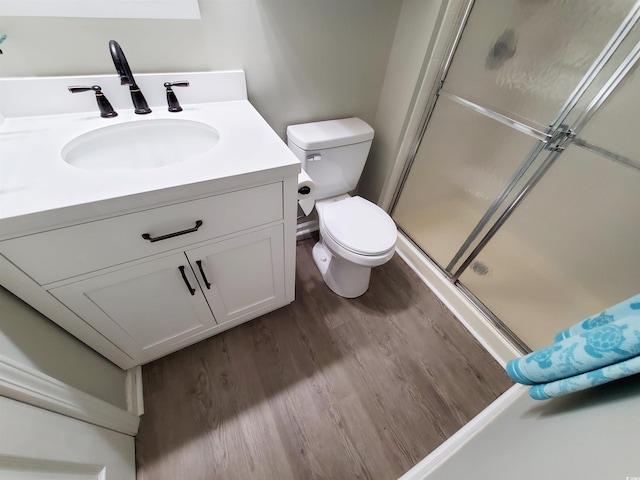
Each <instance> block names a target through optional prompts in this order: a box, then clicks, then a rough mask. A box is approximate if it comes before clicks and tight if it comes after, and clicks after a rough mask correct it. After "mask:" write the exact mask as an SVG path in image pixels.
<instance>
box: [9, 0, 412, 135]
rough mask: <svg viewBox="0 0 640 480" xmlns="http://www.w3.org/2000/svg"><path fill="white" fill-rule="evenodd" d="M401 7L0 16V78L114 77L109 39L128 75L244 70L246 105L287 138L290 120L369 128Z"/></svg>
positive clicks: (205, 4) (293, 4)
mask: <svg viewBox="0 0 640 480" xmlns="http://www.w3.org/2000/svg"><path fill="white" fill-rule="evenodd" d="M401 5H402V0H322V1H318V0H200V8H201V13H202V19H201V20H115V19H82V18H80V19H74V18H38V17H22V18H20V17H3V18H0V33H6V34H7V35H8V38H7V40H6V41H5V42H4V44H3V45H2V49H3V51H4V55H3V56H2V58H1V59H2V62H0V75H1V76H47V75H66V74H90V73H113V74H114V75H115V70H114V67H113V63H112V61H111V58H110V56H109V50H108V46H107V44H108V41H109V40H110V39H115V40H117V41H118V42H119V43H120V45H121V46H122V48H123V50H124V52H125V54H126V55H127V59H128V61H129V63H130V65H131V67H132V70H133V73H134V75H135V73H136V72H140V73H142V72H157V71H162V72H172V71H173V72H180V71H182V72H184V71H195V70H198V71H201V70H224V69H238V68H240V69H244V70H245V71H246V72H247V81H248V88H249V97H250V100H251V102H252V103H253V104H254V106H255V107H256V108H257V109H258V110H259V111H260V113H261V114H262V115H263V116H264V117H265V118H266V120H267V121H268V122H269V124H270V125H271V126H272V127H273V128H274V129H275V130H276V131H277V132H278V134H280V135H281V136H282V138H283V139H284V135H285V129H286V126H287V125H289V124H292V123H300V122H306V121H314V120H320V119H328V118H336V117H343V116H350V115H356V116H360V117H361V118H363V119H364V120H365V121H367V122H370V123H372V122H373V120H374V118H375V111H376V108H377V105H378V98H379V96H380V90H381V88H382V84H383V81H384V76H385V71H386V66H387V61H388V57H389V52H390V50H391V45H392V41H393V37H394V32H395V28H396V23H397V20H398V15H399V13H400V7H401ZM123 88H124V87H123ZM158 88H162V86H159V87H158ZM105 93H106V94H107V96H108V92H105ZM60 94H61V95H69V94H68V92H66V91H64V92H60Z"/></svg>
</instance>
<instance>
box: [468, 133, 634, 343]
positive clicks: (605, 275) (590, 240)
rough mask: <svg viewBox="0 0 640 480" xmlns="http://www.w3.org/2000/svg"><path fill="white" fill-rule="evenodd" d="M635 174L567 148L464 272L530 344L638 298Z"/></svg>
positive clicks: (548, 339) (472, 285)
mask: <svg viewBox="0 0 640 480" xmlns="http://www.w3.org/2000/svg"><path fill="white" fill-rule="evenodd" d="M639 205H640V171H638V170H635V169H632V168H629V167H626V166H624V165H620V164H617V163H614V162H612V161H610V160H607V159H605V158H604V157H602V156H600V155H597V154H595V153H592V152H589V151H587V150H585V149H584V148H581V147H577V146H575V145H572V146H570V147H568V148H567V150H566V151H565V152H564V153H563V154H562V155H561V156H560V157H559V159H558V160H557V162H556V164H555V165H554V166H553V167H551V169H550V170H549V172H547V174H546V175H545V177H544V178H543V179H542V180H541V181H540V183H539V184H538V185H537V186H536V187H535V188H534V189H533V191H532V193H531V194H530V195H529V196H528V197H527V198H526V200H525V201H524V202H523V203H522V204H521V205H520V207H518V209H517V210H516V211H515V213H514V214H513V215H512V216H511V217H510V218H509V220H507V222H506V223H505V224H504V225H503V227H502V228H501V229H500V230H499V232H498V233H497V234H496V236H494V237H493V238H492V240H491V241H490V242H489V243H488V244H487V246H486V247H485V248H484V249H483V250H482V252H481V253H480V255H479V256H478V257H477V258H476V259H475V261H474V262H473V263H472V264H471V266H470V268H468V269H467V270H466V271H465V273H464V274H463V275H462V276H461V278H460V280H461V282H462V283H463V284H464V285H465V286H466V287H467V288H469V289H470V290H471V291H472V292H473V293H474V294H475V295H476V296H477V297H478V298H479V299H480V300H481V301H482V302H483V303H484V304H485V305H486V306H487V307H489V309H490V310H491V311H492V312H493V313H495V314H496V315H497V316H498V317H499V318H500V319H501V320H502V321H503V322H504V323H505V324H506V325H507V326H508V327H509V328H510V329H511V330H512V331H513V332H514V333H515V334H516V335H517V336H518V337H519V338H520V339H521V340H522V341H524V342H525V343H526V344H527V345H528V346H529V347H530V348H532V349H537V348H540V347H543V346H545V345H547V344H549V343H551V342H552V341H553V338H554V335H555V334H556V333H557V332H558V331H559V330H561V329H563V328H566V327H568V326H570V325H572V324H574V323H576V322H578V321H579V320H581V319H582V318H584V317H586V316H589V315H591V314H594V313H597V312H599V311H601V310H603V309H605V308H607V307H608V306H610V305H613V304H615V303H618V302H619V301H621V300H624V299H625V298H628V297H630V296H632V295H635V294H637V293H640V242H639V241H638V239H639V238H640V208H638V206H639Z"/></svg>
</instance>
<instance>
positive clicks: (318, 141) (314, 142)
mask: <svg viewBox="0 0 640 480" xmlns="http://www.w3.org/2000/svg"><path fill="white" fill-rule="evenodd" d="M287 138H288V139H289V141H291V142H293V143H295V144H296V145H297V146H298V147H300V148H301V149H303V150H320V149H322V148H332V147H341V146H343V145H352V144H354V143H361V142H367V141H369V140H371V139H373V128H371V127H370V126H369V124H368V123H366V122H365V121H363V120H360V119H359V118H356V117H352V118H341V119H339V120H326V121H324V122H312V123H301V124H298V125H289V126H288V127H287Z"/></svg>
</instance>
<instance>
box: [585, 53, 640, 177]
mask: <svg viewBox="0 0 640 480" xmlns="http://www.w3.org/2000/svg"><path fill="white" fill-rule="evenodd" d="M638 92H640V68H639V67H638V65H636V67H635V69H634V71H632V72H631V73H629V74H628V75H627V77H626V78H625V79H624V80H623V81H622V83H621V84H620V85H618V87H617V88H616V89H615V90H614V92H613V93H612V94H611V96H609V98H608V99H607V101H606V102H605V103H604V105H602V107H600V109H599V110H598V111H597V112H596V114H595V115H594V116H593V117H592V118H591V120H590V121H589V123H588V124H587V125H586V126H585V128H584V129H582V131H581V132H580V133H579V135H578V137H579V138H580V139H582V140H584V141H586V142H588V143H589V144H592V145H594V146H596V147H599V148H603V149H605V150H607V151H609V152H615V153H616V154H618V155H622V156H624V157H627V158H628V159H629V160H631V161H633V162H634V164H635V165H637V167H638V168H640V143H639V142H638V124H639V123H640V95H638ZM638 188H640V186H639V187H638Z"/></svg>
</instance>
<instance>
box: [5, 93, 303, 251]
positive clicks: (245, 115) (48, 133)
mask: <svg viewBox="0 0 640 480" xmlns="http://www.w3.org/2000/svg"><path fill="white" fill-rule="evenodd" d="M178 93H179V92H178ZM87 94H88V95H91V96H93V95H92V94H91V93H87ZM182 106H183V109H184V110H183V111H182V112H179V113H170V112H168V111H167V109H166V106H165V107H164V108H162V107H156V108H154V109H153V112H152V113H151V114H148V115H136V114H134V113H133V110H132V109H129V110H118V113H119V115H118V116H117V117H115V118H111V119H105V118H101V117H100V116H99V115H98V111H97V107H96V108H95V111H92V112H81V113H66V114H61V115H45V116H31V117H15V118H6V119H5V121H4V122H3V123H2V125H0V239H4V238H9V237H12V236H17V235H21V234H26V233H33V232H34V231H37V230H40V229H45V228H51V227H53V226H61V225H63V224H65V223H72V222H74V221H82V219H83V218H87V217H96V216H102V217H104V216H109V215H113V214H120V213H124V212H126V211H130V210H135V209H136V208H138V209H140V208H149V207H150V206H155V205H157V204H166V203H169V202H171V201H176V200H178V201H179V200H180V199H186V198H188V197H195V196H204V195H207V193H208V192H210V193H211V194H214V193H215V192H217V191H224V190H229V189H233V188H237V187H238V186H241V185H242V184H251V183H253V184H257V183H261V182H268V181H270V180H272V179H273V180H277V179H278V178H282V177H283V176H287V175H295V174H297V173H298V172H299V171H300V162H299V161H298V159H297V158H296V157H295V155H293V153H292V152H291V151H290V150H289V149H288V147H287V146H286V145H285V144H284V142H282V140H281V139H280V138H279V137H278V136H277V135H276V133H275V132H274V131H273V130H272V129H271V127H269V125H268V124H267V123H266V121H265V120H264V119H263V118H262V117H261V116H260V114H259V113H258V112H257V111H256V110H255V108H254V107H253V106H252V105H251V104H250V103H249V102H248V101H247V100H232V101H219V102H211V103H201V104H190V105H188V104H186V105H185V104H183V105H182ZM158 119H184V120H193V121H198V122H202V123H205V124H207V125H211V126H213V127H214V128H215V129H216V130H217V131H218V133H219V135H220V139H219V141H218V143H217V144H216V145H215V146H214V147H213V148H212V149H211V150H210V151H209V152H207V154H206V155H203V156H199V157H194V158H188V159H186V160H184V161H182V162H179V163H176V164H173V165H168V166H164V167H161V168H155V169H143V170H137V171H135V170H134V171H94V170H87V169H82V168H78V167H75V166H72V165H69V164H67V163H66V162H65V161H64V160H63V158H62V156H61V153H60V152H61V150H62V148H63V147H64V145H65V144H66V143H67V142H69V141H70V140H72V139H73V138H75V137H77V136H78V135H81V134H83V133H86V132H89V131H92V130H95V129H97V128H101V127H104V126H109V125H115V124H118V123H123V122H137V121H144V120H158ZM248 176H249V178H248ZM183 186H184V187H185V188H178V187H183Z"/></svg>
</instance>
